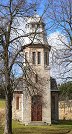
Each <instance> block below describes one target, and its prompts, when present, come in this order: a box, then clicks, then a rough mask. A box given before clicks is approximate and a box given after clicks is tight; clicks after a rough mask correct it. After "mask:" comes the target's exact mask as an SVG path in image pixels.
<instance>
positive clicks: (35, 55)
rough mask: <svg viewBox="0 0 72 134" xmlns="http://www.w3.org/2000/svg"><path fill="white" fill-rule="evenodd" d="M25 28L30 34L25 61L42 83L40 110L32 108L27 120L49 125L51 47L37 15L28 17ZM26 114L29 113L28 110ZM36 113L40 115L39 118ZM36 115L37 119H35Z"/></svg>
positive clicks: (43, 26)
mask: <svg viewBox="0 0 72 134" xmlns="http://www.w3.org/2000/svg"><path fill="white" fill-rule="evenodd" d="M26 28H27V32H28V33H30V36H29V37H28V38H29V43H28V44H26V45H25V46H24V55H25V59H26V60H27V62H28V63H29V65H30V66H31V67H32V69H33V70H34V71H35V73H36V74H37V75H38V76H39V78H41V80H42V81H43V82H42V85H41V92H42V93H41V96H42V105H41V106H40V108H41V110H40V112H39V111H37V108H35V107H34V106H32V108H31V109H30V113H31V118H30V119H29V120H31V121H38V120H40V119H41V120H40V121H42V122H46V123H51V91H50V67H49V51H50V48H51V47H50V46H49V44H48V42H47V37H46V32H45V24H44V22H43V20H42V19H41V18H40V17H39V15H36V14H35V15H34V16H33V17H30V19H28V22H27V24H26ZM37 97H39V96H37ZM33 98H36V96H35V97H34V96H33V97H32V100H33ZM32 100H31V102H32ZM29 102H30V100H29ZM37 104H38V103H37ZM36 107H38V106H36ZM33 108H34V109H33ZM35 109H36V112H35ZM27 112H28V113H29V110H28V111H27ZM34 112H35V113H34ZM37 113H40V115H41V117H39V115H37ZM36 115H37V118H35V117H36ZM36 119H37V120H36Z"/></svg>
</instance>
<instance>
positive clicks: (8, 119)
mask: <svg viewBox="0 0 72 134" xmlns="http://www.w3.org/2000/svg"><path fill="white" fill-rule="evenodd" d="M5 97H6V109H5V110H6V111H5V129H4V134H12V93H11V92H10V90H9V92H8V93H7V94H6V96H5Z"/></svg>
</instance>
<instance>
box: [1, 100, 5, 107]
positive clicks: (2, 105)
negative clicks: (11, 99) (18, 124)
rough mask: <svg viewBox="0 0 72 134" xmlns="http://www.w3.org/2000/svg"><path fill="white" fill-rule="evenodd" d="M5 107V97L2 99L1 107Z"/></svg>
mask: <svg viewBox="0 0 72 134" xmlns="http://www.w3.org/2000/svg"><path fill="white" fill-rule="evenodd" d="M3 108H5V100H4V99H0V109H3Z"/></svg>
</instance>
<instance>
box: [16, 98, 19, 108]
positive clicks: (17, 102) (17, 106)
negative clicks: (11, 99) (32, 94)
mask: <svg viewBox="0 0 72 134" xmlns="http://www.w3.org/2000/svg"><path fill="white" fill-rule="evenodd" d="M18 109H19V96H17V97H16V110H18Z"/></svg>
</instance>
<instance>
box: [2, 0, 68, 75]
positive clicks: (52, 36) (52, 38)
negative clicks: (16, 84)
mask: <svg viewBox="0 0 72 134" xmlns="http://www.w3.org/2000/svg"><path fill="white" fill-rule="evenodd" d="M7 1H8V0H0V2H3V3H7ZM30 1H32V0H28V2H30ZM49 1H50V0H49ZM46 2H47V0H41V2H40V4H39V6H38V8H37V14H39V15H40V16H41V15H42V14H43V12H44V9H45V8H46ZM43 19H44V21H45V23H48V24H47V27H50V26H51V25H52V23H53V22H52V21H51V20H50V19H49V18H44V17H43ZM47 27H46V28H47ZM61 30H62V29H59V28H54V30H49V29H47V31H46V32H47V36H48V42H49V44H50V45H51V46H53V47H52V49H53V48H54V47H56V49H60V47H61V49H62V47H63V46H62V44H61V42H59V41H58V40H57V37H58V35H61V36H63V34H62V33H61ZM63 37H64V36H63ZM64 40H65V41H67V39H66V37H64ZM58 44H60V45H58ZM50 58H51V54H50ZM17 68H18V67H17ZM18 70H19V69H17V72H18ZM56 71H57V67H55V69H51V75H53V76H54V75H55V74H56ZM17 72H16V74H17Z"/></svg>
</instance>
